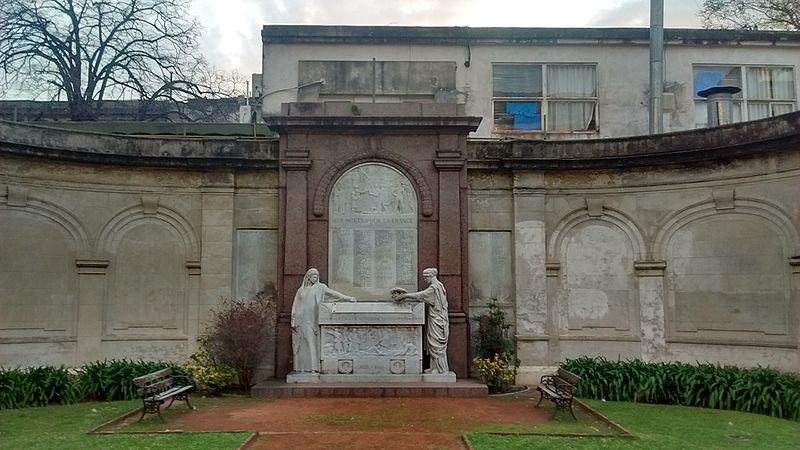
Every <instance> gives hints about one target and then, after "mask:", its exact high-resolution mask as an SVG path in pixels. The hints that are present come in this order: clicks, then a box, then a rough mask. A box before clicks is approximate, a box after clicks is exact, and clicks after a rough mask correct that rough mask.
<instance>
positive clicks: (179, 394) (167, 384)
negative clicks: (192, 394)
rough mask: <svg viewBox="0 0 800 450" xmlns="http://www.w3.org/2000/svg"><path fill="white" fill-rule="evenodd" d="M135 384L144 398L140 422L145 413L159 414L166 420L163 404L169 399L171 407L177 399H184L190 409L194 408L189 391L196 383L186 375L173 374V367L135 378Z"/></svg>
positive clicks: (162, 419)
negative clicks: (162, 411) (162, 414)
mask: <svg viewBox="0 0 800 450" xmlns="http://www.w3.org/2000/svg"><path fill="white" fill-rule="evenodd" d="M133 384H134V385H135V386H136V387H138V389H137V390H136V392H137V393H138V394H139V397H141V398H142V405H143V407H142V417H139V422H141V421H142V419H144V415H145V414H148V413H149V414H153V413H155V414H158V418H159V419H161V421H162V422H163V421H164V418H163V417H161V405H163V404H164V403H165V402H166V401H167V400H169V405H167V406H166V407H167V408H169V407H170V406H172V402H174V401H175V399H178V400H184V401H185V402H186V405H187V406H188V407H189V408H190V409H194V407H193V406H192V404H191V403H189V391H191V390H192V389H194V385H193V384H192V383H191V381H189V379H187V378H186V377H184V376H181V375H173V374H172V369H171V368H166V369H161V370H159V371H156V372H153V373H148V374H147V375H142V376H141V377H137V378H134V379H133Z"/></svg>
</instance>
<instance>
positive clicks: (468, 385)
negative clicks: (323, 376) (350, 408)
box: [250, 379, 489, 398]
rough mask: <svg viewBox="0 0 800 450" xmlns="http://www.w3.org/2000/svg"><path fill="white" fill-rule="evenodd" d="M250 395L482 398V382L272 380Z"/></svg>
mask: <svg viewBox="0 0 800 450" xmlns="http://www.w3.org/2000/svg"><path fill="white" fill-rule="evenodd" d="M250 395H252V396H253V397H271V398H292V397H452V398H463V397H485V396H487V395H489V390H488V388H487V387H486V385H485V384H482V383H480V382H479V381H477V380H473V379H463V380H458V381H456V382H455V383H423V382H418V383H388V382H387V383H375V382H372V383H352V382H351V383H286V382H285V381H283V380H279V379H274V380H267V381H264V382H261V383H258V384H257V385H255V386H254V387H253V388H252V389H251V390H250Z"/></svg>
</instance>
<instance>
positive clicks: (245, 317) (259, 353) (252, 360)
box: [206, 286, 276, 390]
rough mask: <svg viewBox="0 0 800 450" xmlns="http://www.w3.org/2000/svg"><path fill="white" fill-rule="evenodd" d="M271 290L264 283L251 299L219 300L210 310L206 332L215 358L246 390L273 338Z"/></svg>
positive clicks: (272, 294) (273, 299) (273, 290)
mask: <svg viewBox="0 0 800 450" xmlns="http://www.w3.org/2000/svg"><path fill="white" fill-rule="evenodd" d="M275 320H276V308H275V289H274V288H273V287H272V286H267V287H265V288H264V289H262V290H261V291H260V292H259V293H258V294H256V295H255V296H254V297H253V298H251V299H238V300H236V299H234V300H227V299H226V300H223V302H222V305H221V306H220V307H219V309H217V310H214V311H212V316H211V319H210V323H209V325H208V328H207V329H206V335H207V336H208V350H209V353H210V355H211V357H212V358H213V359H214V360H215V361H219V362H220V363H223V364H226V365H228V366H230V367H232V368H233V369H234V370H235V371H236V374H237V376H238V378H239V383H240V384H241V385H242V387H243V388H244V389H246V390H249V389H250V388H251V387H253V385H255V382H256V380H255V370H256V368H257V367H258V365H259V363H260V362H261V360H262V358H263V357H264V355H265V354H266V352H267V349H268V348H269V345H270V342H271V340H272V339H273V338H274V330H275Z"/></svg>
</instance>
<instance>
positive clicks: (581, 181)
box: [0, 113, 800, 383]
mask: <svg viewBox="0 0 800 450" xmlns="http://www.w3.org/2000/svg"><path fill="white" fill-rule="evenodd" d="M315 120H316V119H314V120H311V119H309V120H308V121H307V122H305V121H304V122H303V123H301V124H300V125H298V127H301V128H303V127H305V128H303V129H306V128H307V129H314V127H317V126H322V125H320V124H318V123H316V122H315ZM337 120H338V119H337ZM348 120H349V119H348ZM393 120H394V119H393ZM404 120H405V119H404ZM437 120H438V119H437ZM358 121H362V122H363V123H361V122H358ZM351 122H352V123H350V122H348V123H346V124H345V125H347V127H349V128H348V129H349V130H351V131H348V132H349V133H356V132H355V131H352V130H357V129H360V127H362V126H365V127H371V128H370V130H371V131H370V132H369V133H368V134H369V135H370V136H378V135H381V134H384V135H386V136H389V138H387V139H386V142H391V143H392V145H393V146H394V147H393V148H396V149H400V148H405V146H410V147H408V148H416V147H414V145H419V144H418V143H419V142H428V141H426V140H424V139H416V140H415V139H409V140H407V141H403V140H402V139H404V138H400V137H398V134H397V133H398V132H397V128H398V125H397V124H396V123H394V122H391V121H381V120H376V119H373V118H369V117H367V118H364V117H361V118H356V119H352V120H351ZM437 123H439V124H440V125H441V128H442V129H446V128H447V127H448V126H449V122H448V121H446V120H440V121H439V122H436V121H431V123H429V124H428V125H426V126H428V127H429V128H430V129H432V130H433V129H436V127H437V125H436V124H437ZM337 124H338V125H342V124H341V123H338V122H337ZM326 130H327V131H326V133H329V134H330V133H335V132H336V130H337V128H336V127H328V128H326ZM302 132H303V131H302V130H300V131H299V132H298V133H302ZM300 135H301V134H300ZM435 135H436V134H430V135H429V136H435ZM348 136H349V135H348ZM348 136H344V135H343V137H342V139H341V142H342V143H348V142H355V141H354V140H353V138H351V137H348ZM369 139H372V138H369ZM426 139H427V138H426ZM436 139H437V142H439V144H438V145H439V146H441V147H442V148H446V150H447V152H451V153H453V155H456V154H457V153H459V152H462V151H463V152H464V155H466V161H467V175H466V179H464V180H462V179H460V178H459V177H452V179H450V178H446V177H443V178H442V180H451V182H452V183H455V184H456V185H458V186H457V187H456V186H455V185H453V186H445V185H444V184H443V183H445V182H441V183H440V182H436V183H434V182H428V183H429V184H430V191H431V193H432V194H431V193H427V194H419V196H418V202H420V203H419V204H420V211H419V214H418V220H419V221H421V222H425V221H430V220H431V217H433V216H431V214H434V213H435V211H432V210H431V211H427V210H426V209H425V203H424V201H425V199H426V195H428V196H431V195H432V196H436V195H440V193H441V192H442V190H443V189H452V190H453V192H458V191H459V190H463V192H466V199H467V205H466V209H464V208H462V210H466V211H468V212H467V214H466V215H465V216H462V217H461V218H460V220H461V221H466V222H467V223H468V248H467V249H464V251H462V252H461V253H460V254H461V255H463V256H461V257H462V258H463V260H462V261H461V262H460V264H461V266H464V267H469V273H468V280H469V284H468V291H467V290H462V291H463V294H461V295H463V296H464V297H466V299H465V300H464V301H468V303H469V305H468V312H469V315H470V317H472V318H474V317H475V316H477V315H478V314H480V313H482V312H483V311H485V307H486V304H487V303H488V301H489V300H490V299H492V298H495V299H497V300H498V301H499V302H500V304H501V305H503V307H504V308H505V309H506V311H507V313H508V317H509V318H510V319H511V320H512V322H513V325H514V331H515V334H516V337H517V348H518V356H519V358H520V359H521V361H522V372H521V375H520V380H519V381H520V382H527V383H532V382H535V381H537V380H538V375H539V373H540V372H541V371H542V370H546V369H547V368H549V367H552V366H554V365H557V364H558V363H559V362H561V361H563V360H564V359H565V358H572V357H577V356H581V355H602V356H605V357H607V358H609V359H617V358H623V359H624V358H643V359H646V360H653V361H665V360H678V361H688V362H694V361H713V362H720V363H730V364H740V365H762V366H766V365H769V366H772V367H777V368H780V369H783V370H789V371H795V372H800V352H799V351H798V345H799V344H800V337H799V336H800V333H799V331H800V330H798V325H799V324H800V200H799V198H800V197H799V196H798V192H800V191H798V186H800V113H795V114H789V115H784V116H779V117H775V118H773V119H768V120H764V121H758V122H751V123H744V124H737V125H733V126H728V127H722V128H719V129H713V130H695V131H691V132H686V133H675V134H667V135H663V136H655V137H636V138H630V139H613V140H606V141H581V142H564V141H561V142H555V143H548V142H540V141H537V142H528V141H507V142H497V141H471V142H466V141H464V142H460V141H458V140H457V139H456V138H450V137H447V136H446V135H444V134H442V135H441V136H439V137H437V138H436ZM450 139H452V141H451V140H450ZM310 141H311V140H310V139H309V142H310ZM298 142H299V143H298ZM330 142H332V141H330V140H329V141H326V143H330ZM336 142H338V141H336ZM365 142H367V141H365ZM368 142H376V143H377V142H381V141H380V139H377V138H375V139H374V140H370V141H368ZM287 145H289V147H287V148H288V149H289V150H291V151H295V152H296V151H299V150H297V149H295V148H294V147H291V146H297V148H300V149H304V148H305V147H303V145H305V144H303V142H302V141H292V142H289V143H288V144H287ZM309 145H310V144H309ZM315 145H316V144H315ZM337 145H339V144H337ZM342 145H344V144H342ZM426 145H427V144H426ZM319 151H320V154H321V155H324V154H325V153H324V151H326V150H325V149H322V150H319ZM382 151H386V149H384V148H383V147H381V146H380V145H378V144H375V148H374V149H373V150H371V152H372V153H370V154H369V155H370V156H369V158H368V160H369V161H374V160H375V158H376V155H379V154H380V153H381V152H382ZM396 151H398V152H399V151H400V150H396ZM439 152H440V153H442V154H443V155H445V156H444V157H440V159H443V158H444V159H446V157H450V156H448V155H450V153H446V152H445V151H444V150H441V149H439ZM281 161H282V157H281V156H279V152H278V143H277V141H275V140H272V139H264V138H251V137H246V136H239V137H208V136H206V137H181V136H160V137H134V136H121V135H95V134H89V133H82V132H79V131H66V130H54V129H48V128H42V127H34V126H29V125H20V124H12V123H4V122H0V309H2V310H3V311H4V314H3V316H2V318H0V365H2V366H6V367H8V366H16V365H36V364H67V365H75V364H80V363H81V362H84V361H91V360H96V359H102V358H122V357H129V358H135V359H138V358H145V359H164V358H170V359H176V360H182V359H184V358H186V357H187V356H188V355H189V354H190V352H191V351H192V350H193V348H194V345H195V338H196V337H197V336H198V335H199V334H200V333H202V330H203V326H204V320H205V318H206V317H207V314H208V311H209V310H210V309H211V308H214V307H215V306H217V305H218V304H219V301H220V299H221V298H225V297H231V296H238V297H243V296H247V295H252V294H253V293H255V292H257V291H258V290H261V289H270V288H271V287H272V286H276V285H277V287H278V289H279V290H280V289H284V288H283V287H282V283H283V282H284V280H282V279H281V278H280V277H279V276H278V274H279V273H281V268H280V264H281V263H280V262H279V261H280V258H279V255H280V254H281V246H282V245H284V243H285V239H286V235H285V234H281V232H280V230H279V228H280V223H281V217H282V215H283V214H285V213H286V209H285V208H286V207H285V206H284V207H281V205H280V201H279V199H280V192H281V189H283V188H284V187H285V185H286V183H290V182H292V181H291V180H292V178H289V177H287V178H284V179H281V175H280V173H279V169H278V167H279V166H280V164H281ZM357 163H359V161H350V160H348V164H357ZM309 164H310V166H309V167H314V164H317V165H318V167H317V169H315V170H316V172H314V173H319V174H320V177H319V178H320V180H321V181H320V182H319V183H311V182H309V183H308V186H304V187H303V189H305V191H304V192H307V196H308V199H307V207H308V211H309V217H311V219H313V220H317V219H316V218H317V216H316V215H314V214H316V212H315V211H316V210H315V209H314V208H315V207H316V205H317V204H318V203H319V204H321V205H324V204H326V202H327V197H326V196H327V195H329V191H330V186H329V185H330V184H331V179H327V178H326V177H325V174H326V173H327V171H329V170H328V169H329V168H330V167H333V164H334V163H333V162H331V161H328V160H326V159H324V158H321V159H314V158H313V157H310V158H309ZM415 164H423V165H424V164H429V165H433V164H434V162H433V161H427V162H423V163H420V162H419V161H417V162H416V163H415ZM437 164H439V165H440V166H441V165H442V164H441V163H440V161H438V160H437ZM287 167H288V166H287ZM304 167H305V166H304ZM425 167H427V166H423V168H425ZM439 169H441V167H439ZM426 170H431V171H434V169H433V167H429V168H428V169H426ZM447 173H449V172H447ZM287 180H288V181H287ZM326 180H327V181H326ZM326 182H327V183H328V184H324V183H326ZM437 183H438V185H437ZM320 186H321V187H320ZM436 214H438V213H436ZM436 214H434V216H436ZM436 217H438V216H436ZM445 219H446V220H445ZM445 219H443V223H445V222H447V221H454V220H457V218H456V217H445ZM314 223H316V222H314ZM314 230H317V228H313V227H312V228H309V231H308V233H309V234H308V236H310V238H309V239H312V238H313V239H317V240H318V238H319V237H316V235H314V234H313V233H315V231H314ZM320 230H321V231H320ZM317 231H319V232H320V233H321V234H320V236H322V235H325V234H326V233H327V228H324V229H323V228H319V230H317ZM290 232H291V231H290ZM426 233H429V232H426ZM426 236H428V237H430V235H429V234H425V233H422V234H419V239H420V243H418V245H422V244H423V243H422V242H421V240H423V239H426ZM295 238H296V237H292V239H295ZM324 238H325V236H322V237H321V238H319V239H324ZM313 239H312V242H311V243H312V244H314V245H317V244H316V243H315V242H316V241H313ZM466 245H467V244H465V246H466ZM445 247H446V246H445ZM445 247H442V248H445ZM314 248H317V247H314ZM441 250H442V249H439V248H438V247H437V248H435V249H428V250H426V251H428V252H429V253H430V255H427V257H428V258H429V259H435V257H436V254H437V253H436V252H438V251H441ZM467 255H468V256H467ZM290 256H291V255H290ZM453 264H454V265H455V266H457V265H458V264H459V262H458V261H456V262H454V263H453ZM327 275H328V274H327V273H324V270H323V277H327ZM285 289H287V291H288V290H291V289H289V288H288V287H287V288H285ZM448 290H449V288H448ZM459 290H460V288H459V287H458V286H454V289H453V291H454V295H457V294H456V293H457V292H458V291H459ZM465 310H466V308H465ZM451 313H453V311H452V310H451ZM279 319H280V318H279ZM283 319H286V318H283ZM471 328H472V329H471V331H472V332H473V333H474V331H475V323H474V321H473V322H472V323H471ZM275 361H276V356H275V354H274V353H270V354H269V355H265V358H264V364H263V367H262V368H263V372H262V375H263V376H271V375H273V374H274V373H275V368H274V363H275Z"/></svg>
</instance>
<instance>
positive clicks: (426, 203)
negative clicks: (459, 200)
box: [312, 151, 433, 217]
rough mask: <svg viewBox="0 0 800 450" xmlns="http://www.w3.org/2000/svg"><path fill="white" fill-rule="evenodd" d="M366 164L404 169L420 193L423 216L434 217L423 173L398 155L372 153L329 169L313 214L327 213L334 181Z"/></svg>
mask: <svg viewBox="0 0 800 450" xmlns="http://www.w3.org/2000/svg"><path fill="white" fill-rule="evenodd" d="M366 162H379V163H380V162H384V163H389V164H390V165H394V166H396V167H399V168H400V169H402V171H403V172H405V174H406V175H407V176H408V177H409V178H410V179H411V181H412V182H413V183H414V187H415V188H416V190H417V192H419V197H420V210H421V211H422V215H423V216H425V217H430V216H432V215H433V195H432V194H431V189H430V187H429V186H428V183H426V182H425V177H424V176H423V175H422V172H420V170H419V169H418V168H417V167H416V166H415V165H414V163H413V162H411V161H409V160H408V159H406V158H404V157H403V156H400V155H398V154H396V153H391V152H385V151H381V152H378V151H370V152H363V153H359V154H357V155H353V156H351V157H350V158H346V159H343V160H340V161H337V162H335V163H334V164H333V165H332V166H331V167H330V168H328V170H327V171H326V172H325V174H324V175H323V176H322V178H321V179H320V182H319V184H318V185H317V189H316V190H315V191H314V203H313V206H312V212H313V214H314V215H315V216H317V217H322V215H323V213H324V212H325V205H326V204H327V202H328V195H329V194H330V191H331V188H332V187H333V183H334V181H335V180H336V179H338V177H339V175H340V174H343V173H344V172H345V171H347V170H348V169H350V168H351V167H353V166H355V165H357V164H361V163H366Z"/></svg>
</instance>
